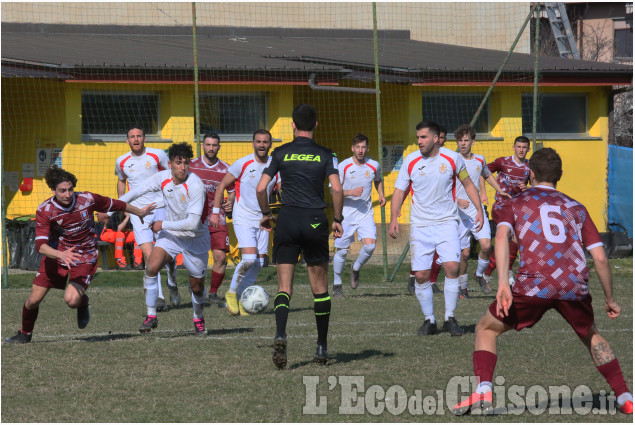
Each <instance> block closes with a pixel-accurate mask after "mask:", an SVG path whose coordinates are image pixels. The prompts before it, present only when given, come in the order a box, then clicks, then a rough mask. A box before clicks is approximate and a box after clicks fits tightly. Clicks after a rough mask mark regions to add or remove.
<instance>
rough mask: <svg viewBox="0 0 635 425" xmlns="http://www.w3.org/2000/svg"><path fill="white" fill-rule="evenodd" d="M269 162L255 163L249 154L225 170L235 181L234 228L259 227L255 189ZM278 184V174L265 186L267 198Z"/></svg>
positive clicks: (258, 207)
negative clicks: (237, 226)
mask: <svg viewBox="0 0 635 425" xmlns="http://www.w3.org/2000/svg"><path fill="white" fill-rule="evenodd" d="M270 162H271V157H269V158H268V159H267V162H266V163H265V164H263V163H261V162H258V161H256V155H255V154H253V153H251V154H249V155H247V156H244V157H242V158H240V159H238V160H236V161H235V162H234V163H233V164H232V165H231V166H230V167H229V169H228V170H227V172H229V173H230V174H231V175H232V176H234V178H235V179H236V183H235V187H236V201H235V202H234V209H233V211H232V220H233V223H234V226H236V225H240V226H250V227H259V226H260V219H262V212H261V211H260V206H259V205H258V198H257V197H256V187H257V186H258V182H259V181H260V177H262V170H264V169H265V168H266V167H267V166H268V165H269V163H270ZM279 183H280V173H278V174H276V176H275V177H274V178H273V179H272V180H271V181H270V182H269V184H268V185H267V196H269V195H271V191H272V190H273V187H274V186H275V185H276V184H279Z"/></svg>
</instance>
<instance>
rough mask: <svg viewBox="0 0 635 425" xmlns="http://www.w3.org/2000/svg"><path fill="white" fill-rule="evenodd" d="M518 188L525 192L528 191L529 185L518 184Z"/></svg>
mask: <svg viewBox="0 0 635 425" xmlns="http://www.w3.org/2000/svg"><path fill="white" fill-rule="evenodd" d="M518 188H519V189H520V190H525V189H527V185H525V183H518Z"/></svg>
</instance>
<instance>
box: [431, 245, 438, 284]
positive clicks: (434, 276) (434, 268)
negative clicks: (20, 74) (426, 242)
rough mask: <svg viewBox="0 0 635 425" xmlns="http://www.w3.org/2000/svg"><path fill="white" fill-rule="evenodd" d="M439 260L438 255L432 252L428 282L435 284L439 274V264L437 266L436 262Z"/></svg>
mask: <svg viewBox="0 0 635 425" xmlns="http://www.w3.org/2000/svg"><path fill="white" fill-rule="evenodd" d="M438 259H439V254H437V252H436V251H435V252H434V257H432V267H430V282H432V283H437V277H438V276H439V272H440V271H441V264H437V260H438Z"/></svg>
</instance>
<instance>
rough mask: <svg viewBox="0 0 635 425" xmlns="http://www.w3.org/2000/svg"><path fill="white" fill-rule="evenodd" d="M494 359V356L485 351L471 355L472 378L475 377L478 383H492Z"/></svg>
mask: <svg viewBox="0 0 635 425" xmlns="http://www.w3.org/2000/svg"><path fill="white" fill-rule="evenodd" d="M496 359H497V357H496V354H494V353H491V352H489V351H485V350H478V351H475V352H474V354H472V364H473V366H474V376H476V380H477V381H478V383H481V382H492V381H493V380H494V368H495V367H496Z"/></svg>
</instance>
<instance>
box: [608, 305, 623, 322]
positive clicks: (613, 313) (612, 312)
mask: <svg viewBox="0 0 635 425" xmlns="http://www.w3.org/2000/svg"><path fill="white" fill-rule="evenodd" d="M604 310H606V314H608V316H609V318H610V319H615V318H617V317H618V316H619V315H620V312H621V311H622V307H620V306H619V305H618V304H617V303H616V302H615V301H610V302H609V301H604Z"/></svg>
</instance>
